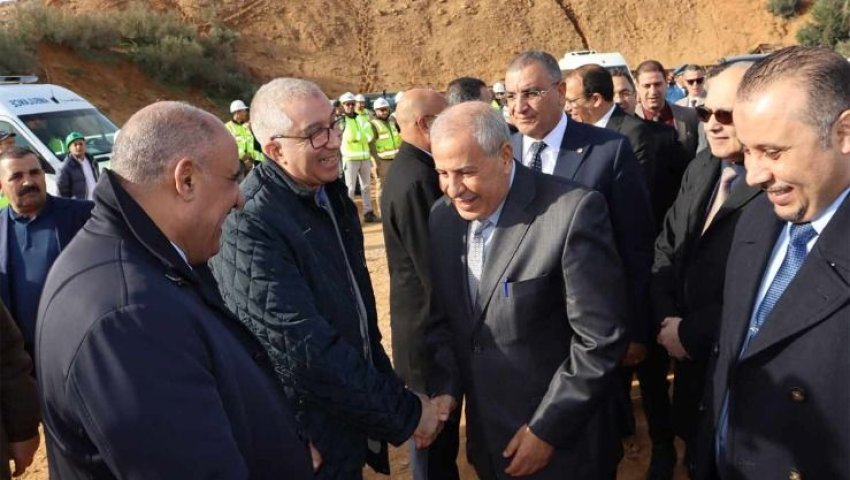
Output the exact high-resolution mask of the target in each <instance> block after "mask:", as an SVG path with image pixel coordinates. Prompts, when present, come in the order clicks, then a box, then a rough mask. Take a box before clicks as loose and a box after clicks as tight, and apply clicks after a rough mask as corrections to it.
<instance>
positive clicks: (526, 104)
mask: <svg viewBox="0 0 850 480" xmlns="http://www.w3.org/2000/svg"><path fill="white" fill-rule="evenodd" d="M505 83H506V87H507V88H506V89H507V92H506V94H505V97H506V99H507V107H508V109H509V111H510V115H511V120H512V122H513V124H514V125H516V127H517V128H518V129H519V132H518V133H515V134H514V135H513V136H512V138H511V144H512V147H513V154H514V158H515V159H517V161H519V162H520V163H522V164H523V165H525V166H527V167H529V168H531V169H532V170H535V171H538V172H542V173H546V174H550V175H556V176H559V177H563V178H566V179H569V180H572V181H575V182H577V183H580V184H582V185H584V186H586V187H589V188H593V189H595V190H598V191H599V192H600V193H602V194H603V195H604V196H605V198H606V201H607V205H608V210H609V212H610V215H611V223H612V227H613V230H614V238H615V242H616V245H617V250H618V253H619V254H620V257H621V258H622V260H623V266H624V271H625V273H626V282H627V294H628V305H627V309H628V327H627V330H628V331H627V337H628V338H629V341H630V345H629V348H628V351H627V352H626V355H625V357H624V358H623V360H622V362H623V364H624V365H627V366H629V365H630V366H633V365H636V364H637V363H639V362H640V361H641V360H642V358H643V355H644V353H645V347H644V346H645V345H646V343H647V342H649V341H650V340H651V336H652V332H651V330H650V328H649V311H648V308H647V305H646V302H645V298H646V296H647V295H648V287H649V275H650V268H651V266H652V242H653V239H654V237H655V227H654V222H653V218H652V210H651V207H650V200H649V194H648V192H647V188H646V185H645V183H644V180H643V178H642V176H641V173H640V167H639V166H638V163H637V160H636V159H635V156H634V152H633V151H632V148H631V146H630V145H629V142H628V140H627V139H626V138H625V137H624V136H622V135H620V134H618V133H616V132H612V131H610V130H606V129H604V128H599V127H595V126H593V125H588V124H583V123H580V122H576V121H569V120H568V119H567V116H566V114H565V113H564V105H565V102H566V101H569V102H571V103H572V102H577V101H580V99H576V98H572V99H568V100H567V99H565V93H566V85H565V83H564V81H563V80H562V74H561V69H560V67H559V66H558V62H557V61H556V60H555V58H554V57H553V56H552V55H550V54H548V53H546V52H542V51H528V52H524V53H522V54H520V55H519V56H517V57H516V58H515V59H514V60H513V61H512V62H511V64H510V65H509V66H508V70H507V75H506V77H505ZM611 401H612V402H613V401H614V394H613V390H612V395H611ZM612 421H613V418H612ZM613 428H615V427H614V426H613V425H612V429H613ZM612 432H613V430H612ZM612 437H613V438H610V439H606V440H611V441H613V442H614V443H616V444H617V445H619V437H618V436H617V435H616V434H613V433H612ZM613 467H614V471H612V478H613V475H614V472H615V471H616V462H614V463H613Z"/></svg>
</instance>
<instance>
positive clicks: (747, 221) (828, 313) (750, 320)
mask: <svg viewBox="0 0 850 480" xmlns="http://www.w3.org/2000/svg"><path fill="white" fill-rule="evenodd" d="M813 79H815V80H813ZM734 111H735V125H736V129H737V132H738V138H739V140H740V141H741V143H742V144H743V146H744V153H745V163H746V166H747V183H749V184H750V185H753V186H757V187H760V188H761V189H762V190H764V191H765V193H766V194H765V195H764V196H762V197H759V198H757V199H756V200H754V201H753V202H752V203H751V205H750V206H749V207H747V209H746V210H745V211H744V212H743V213H742V214H741V217H740V219H739V221H738V226H737V228H736V231H735V236H734V238H733V241H732V248H731V253H730V255H729V261H728V267H727V271H726V285H725V289H724V302H723V317H722V323H721V326H720V333H719V337H718V338H719V341H718V347H717V348H716V350H715V355H714V357H715V358H714V362H715V368H714V370H713V372H714V374H713V379H712V380H711V382H710V384H709V388H707V392H706V399H707V401H708V408H707V409H706V410H707V411H706V413H708V414H709V415H706V417H707V420H708V425H707V426H709V427H711V426H713V427H714V428H713V429H712V428H709V429H707V430H706V433H707V435H705V437H704V439H705V440H707V441H706V442H704V443H702V442H701V445H700V454H699V459H698V460H699V465H698V468H699V477H698V478H700V479H707V478H718V477H719V478H721V479H724V480H725V479H735V480H738V479H764V478H789V479H802V478H817V479H820V478H850V461H848V459H849V458H850V408H848V405H850V349H848V348H847V346H848V344H850V256H848V251H850V249H848V241H847V239H848V238H850V199H848V193H850V64H848V62H847V60H846V59H845V58H843V57H841V56H839V55H837V54H836V53H835V52H833V51H832V50H829V49H825V48H812V47H789V48H786V49H783V50H780V51H778V52H776V53H773V54H772V55H770V56H768V57H766V58H765V59H763V60H762V61H760V62H759V63H757V64H756V65H754V66H753V67H751V68H750V70H749V71H747V73H746V75H745V76H744V79H743V80H742V82H741V86H740V87H739V89H738V93H737V96H736V100H735V104H734ZM771 210H772V211H771ZM713 467H714V468H713ZM712 470H713V471H712Z"/></svg>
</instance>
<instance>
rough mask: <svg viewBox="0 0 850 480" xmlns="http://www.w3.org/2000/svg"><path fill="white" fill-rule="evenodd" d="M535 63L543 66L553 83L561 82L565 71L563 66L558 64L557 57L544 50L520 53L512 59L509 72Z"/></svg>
mask: <svg viewBox="0 0 850 480" xmlns="http://www.w3.org/2000/svg"><path fill="white" fill-rule="evenodd" d="M533 64H537V65H540V66H542V67H543V68H544V69H545V70H546V74H547V75H548V76H549V81H550V82H552V83H555V82H560V81H561V80H562V79H563V78H564V77H563V73H561V67H560V66H559V65H558V61H557V60H555V57H553V56H552V55H550V54H549V53H546V52H544V51H543V50H529V51H527V52H522V53H520V54H519V55H517V56H516V58H514V59H513V60H511V63H510V65H508V72H509V73H510V72H518V71H520V70H522V69H523V68H525V67H528V66H529V65H533Z"/></svg>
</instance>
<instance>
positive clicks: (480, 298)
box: [427, 102, 627, 480]
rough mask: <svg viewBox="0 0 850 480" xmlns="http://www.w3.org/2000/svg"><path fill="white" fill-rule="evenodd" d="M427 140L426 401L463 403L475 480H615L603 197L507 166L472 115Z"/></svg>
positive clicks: (506, 144) (460, 111)
mask: <svg viewBox="0 0 850 480" xmlns="http://www.w3.org/2000/svg"><path fill="white" fill-rule="evenodd" d="M432 139H433V140H432V153H433V155H434V163H435V165H436V170H437V173H438V175H439V179H440V188H441V190H442V191H443V193H444V194H445V197H444V198H443V199H441V200H438V201H437V203H436V204H435V206H434V208H433V209H432V211H431V217H430V232H431V242H430V248H431V256H430V259H431V271H432V280H433V286H434V295H435V300H436V302H435V305H436V309H435V315H434V317H433V321H432V326H431V329H430V331H429V334H428V337H427V338H428V345H429V348H430V349H431V351H432V368H431V371H430V372H429V393H431V394H432V395H433V396H435V397H436V398H437V400H436V401H437V402H438V403H440V404H441V405H442V406H441V409H442V408H450V407H453V405H452V403H453V402H452V401H451V399H452V398H456V396H457V395H459V394H460V392H464V393H465V394H466V398H467V409H466V418H467V422H468V423H467V438H468V444H467V452H468V456H469V460H470V462H471V463H472V464H473V466H474V467H475V469H476V471H477V473H478V475H479V477H480V478H482V479H485V480H489V479H497V478H498V479H502V478H508V477H518V476H523V477H525V478H533V479H553V480H554V479H562V478H564V475H566V474H569V475H570V478H574V479H588V480H590V479H594V480H598V479H600V478H613V475H614V473H615V471H616V465H617V461H618V459H619V455H620V441H619V437H618V435H617V434H616V431H615V428H614V426H613V425H612V420H613V418H612V417H611V415H610V410H609V407H611V406H612V405H613V392H614V389H613V387H614V386H615V385H614V380H615V378H614V375H613V374H614V372H615V369H616V368H617V365H618V364H619V362H620V359H621V358H622V356H623V353H624V351H625V349H626V344H627V342H626V339H625V330H624V325H625V316H626V313H625V303H626V302H625V299H626V294H625V276H624V273H623V268H622V266H621V264H620V259H619V256H618V254H617V248H616V246H615V243H614V238H613V234H612V230H611V225H610V222H609V220H608V211H607V207H606V201H605V198H604V197H603V196H602V195H600V194H599V193H598V192H594V191H591V190H588V189H586V188H584V187H582V186H580V185H579V184H577V183H573V182H571V181H568V180H565V179H562V178H557V177H554V176H550V175H542V174H539V173H535V172H532V171H531V170H529V169H528V168H526V167H524V166H522V165H521V164H520V163H518V162H515V161H514V160H513V151H512V148H511V144H510V137H509V133H508V128H507V126H506V125H505V122H504V121H503V120H502V118H501V116H500V115H499V114H498V112H496V111H494V110H493V109H492V108H491V107H489V106H488V105H486V104H484V103H479V102H469V103H463V104H460V105H456V106H454V107H451V108H449V109H448V110H446V111H445V112H443V113H442V114H441V115H440V116H439V117H438V118H437V120H436V122H435V123H434V126H433V127H432ZM526 476H527V477H526Z"/></svg>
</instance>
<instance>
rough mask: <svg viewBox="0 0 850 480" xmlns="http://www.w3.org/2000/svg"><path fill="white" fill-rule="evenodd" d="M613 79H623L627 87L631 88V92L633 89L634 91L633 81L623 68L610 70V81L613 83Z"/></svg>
mask: <svg viewBox="0 0 850 480" xmlns="http://www.w3.org/2000/svg"><path fill="white" fill-rule="evenodd" d="M614 77H621V78H625V79H626V81H627V82H629V85H631V86H632V90H634V89H635V81H634V80H632V76H631V75H629V72H627V71H626V70H625V69H623V68H615V69H613V70H611V81H612V82H613V80H614Z"/></svg>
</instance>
